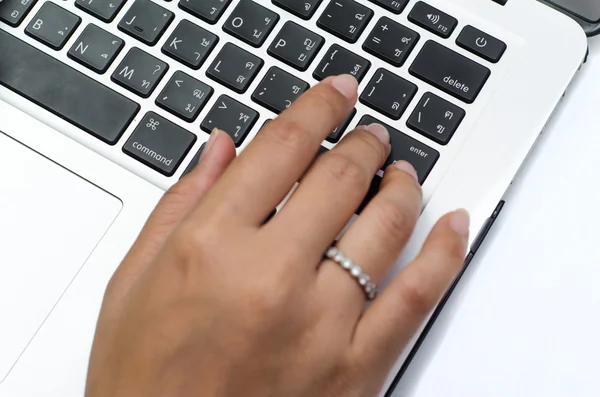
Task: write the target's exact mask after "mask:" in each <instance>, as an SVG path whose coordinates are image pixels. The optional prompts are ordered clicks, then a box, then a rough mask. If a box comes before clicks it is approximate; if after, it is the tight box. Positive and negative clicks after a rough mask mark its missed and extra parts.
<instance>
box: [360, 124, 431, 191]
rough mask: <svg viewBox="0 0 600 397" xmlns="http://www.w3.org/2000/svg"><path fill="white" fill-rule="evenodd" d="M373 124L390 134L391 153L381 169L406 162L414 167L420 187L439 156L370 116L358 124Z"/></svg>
mask: <svg viewBox="0 0 600 397" xmlns="http://www.w3.org/2000/svg"><path fill="white" fill-rule="evenodd" d="M373 123H378V124H381V125H383V126H384V127H386V128H387V130H388V131H389V133H390V140H391V146H392V152H391V153H390V157H389V158H388V159H387V161H386V163H385V165H384V166H383V169H385V168H386V167H387V166H389V165H390V164H393V163H396V162H398V161H400V160H404V161H408V162H409V163H411V164H412V166H413V167H415V170H416V171H417V175H418V176H419V183H420V184H421V185H422V184H423V183H424V182H425V179H427V176H428V175H429V173H430V172H431V170H432V169H433V166H434V165H435V163H436V162H437V160H438V158H439V157H440V154H439V153H438V152H437V151H436V150H434V149H432V148H430V147H429V146H427V145H425V144H423V143H421V142H419V141H417V140H416V139H413V138H411V137H409V136H408V135H406V134H403V133H401V132H400V131H398V130H397V129H395V128H392V127H390V126H389V125H387V124H385V123H382V122H381V121H379V120H377V119H375V118H373V117H371V116H364V117H363V118H362V119H361V120H360V121H359V123H358V124H359V125H369V124H373Z"/></svg>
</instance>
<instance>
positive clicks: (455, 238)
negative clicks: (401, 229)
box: [353, 210, 469, 369]
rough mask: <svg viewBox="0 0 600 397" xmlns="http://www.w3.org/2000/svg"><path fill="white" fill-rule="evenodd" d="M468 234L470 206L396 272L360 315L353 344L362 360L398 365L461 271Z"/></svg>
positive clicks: (440, 225) (439, 225)
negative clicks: (410, 343)
mask: <svg viewBox="0 0 600 397" xmlns="http://www.w3.org/2000/svg"><path fill="white" fill-rule="evenodd" d="M468 238H469V215H468V213H467V212H466V211H464V210H458V211H456V212H453V213H451V214H448V215H446V216H445V217H443V218H442V219H440V221H439V222H438V223H437V224H436V225H435V227H434V228H433V230H432V231H431V233H430V235H429V237H428V238H427V240H426V241H425V244H424V245H423V249H422V250H421V253H420V254H419V256H418V257H417V258H416V259H415V260H414V261H413V262H412V263H410V264H409V265H408V266H407V267H406V268H405V269H404V270H402V271H401V272H400V273H399V274H398V275H396V277H395V278H394V280H393V281H392V283H391V284H390V286H389V287H388V288H387V289H386V290H385V292H384V293H383V294H382V295H381V296H380V297H379V298H378V299H377V300H376V301H375V303H374V304H373V305H372V306H371V307H370V308H369V309H367V311H366V313H365V314H364V316H363V317H362V319H361V320H360V321H359V323H358V325H357V328H356V332H355V335H354V343H353V345H354V348H355V353H356V354H357V355H358V357H360V359H361V360H365V362H366V363H367V365H369V363H370V364H372V365H377V366H380V365H383V366H385V367H389V366H391V365H393V363H394V362H395V360H396V359H397V357H398V356H399V355H400V353H401V352H402V350H403V349H404V347H405V346H406V344H407V343H408V341H409V340H410V338H412V336H413V335H414V333H415V332H416V331H417V329H418V328H419V326H420V325H421V323H422V322H423V321H424V320H425V318H426V316H427V315H428V314H429V313H430V312H431V310H432V309H433V308H434V306H435V305H436V304H437V303H438V302H439V300H440V299H441V297H442V296H443V294H444V293H445V292H446V290H447V289H448V288H449V287H450V285H451V284H452V282H453V281H454V279H455V278H456V276H457V275H458V273H459V272H460V270H461V268H462V266H463V262H464V259H465V253H466V251H467V245H468ZM380 369H381V367H380Z"/></svg>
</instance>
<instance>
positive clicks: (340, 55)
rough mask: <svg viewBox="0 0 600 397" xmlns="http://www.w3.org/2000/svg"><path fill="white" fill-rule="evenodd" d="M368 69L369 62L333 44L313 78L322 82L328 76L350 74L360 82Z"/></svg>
mask: <svg viewBox="0 0 600 397" xmlns="http://www.w3.org/2000/svg"><path fill="white" fill-rule="evenodd" d="M370 67H371V62H369V61H368V60H366V59H365V58H362V57H359V56H358V55H356V54H355V53H353V52H350V51H348V50H347V49H345V48H344V47H341V46H339V45H337V44H334V45H332V46H331V47H330V48H329V50H328V51H327V54H325V57H324V58H323V60H322V61H321V63H320V64H319V66H317V69H316V70H315V71H314V73H313V77H314V78H315V79H317V80H323V79H324V78H326V77H329V76H337V75H339V74H346V73H350V74H351V75H353V76H354V77H356V79H357V80H358V81H359V82H361V81H362V79H363V78H364V77H365V75H366V74H367V72H368V71H369V68H370Z"/></svg>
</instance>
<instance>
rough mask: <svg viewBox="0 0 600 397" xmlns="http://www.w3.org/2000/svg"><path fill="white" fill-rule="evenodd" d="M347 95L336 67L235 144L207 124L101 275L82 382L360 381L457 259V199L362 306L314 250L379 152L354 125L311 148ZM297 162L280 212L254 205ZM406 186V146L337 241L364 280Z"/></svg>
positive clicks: (191, 387) (413, 189)
mask: <svg viewBox="0 0 600 397" xmlns="http://www.w3.org/2000/svg"><path fill="white" fill-rule="evenodd" d="M356 100H357V83H356V81H355V80H354V79H353V78H352V77H351V76H338V77H335V78H329V79H327V80H325V81H324V82H322V83H320V84H318V85H317V86H315V87H314V88H312V89H311V90H310V91H308V92H307V93H306V94H304V95H303V96H302V97H301V98H299V99H298V100H297V101H296V102H295V103H294V104H293V105H292V106H291V107H290V109H288V110H287V111H285V112H284V113H282V114H281V115H280V116H279V117H278V118H276V119H275V120H274V121H271V122H270V123H269V124H268V125H267V126H266V127H265V128H264V129H263V130H262V132H261V133H260V134H258V136H257V137H256V138H255V140H254V141H253V142H252V143H251V144H250V145H249V146H248V148H247V149H246V150H245V151H244V152H243V153H242V154H241V155H240V157H239V158H237V159H235V148H234V146H233V144H232V142H231V140H230V138H229V136H228V135H227V134H225V133H223V132H220V133H219V132H218V131H217V132H214V133H213V134H212V135H211V138H210V141H209V143H208V144H207V147H206V149H205V151H204V155H203V157H202V159H201V161H200V164H199V165H198V166H197V167H196V169H194V171H193V172H191V173H190V174H189V175H188V176H186V177H185V178H183V179H182V180H181V181H180V182H179V183H178V184H176V185H175V186H174V187H173V188H172V189H170V190H169V191H168V192H167V193H166V194H165V196H164V198H163V199H162V201H161V202H160V203H159V205H158V206H157V208H156V210H155V211H154V213H153V214H152V215H151V217H150V218H149V220H148V222H147V224H146V226H145V227H144V229H143V231H142V233H141V234H140V236H139V238H138V240H137V241H136V242H135V244H134V245H133V247H132V248H131V251H130V252H129V254H128V255H127V257H126V258H125V259H124V261H123V263H122V264H121V265H120V267H119V268H118V270H117V271H116V273H115V274H114V276H113V278H112V279H111V282H110V284H109V285H108V288H107V290H106V295H105V298H104V302H103V307H102V311H101V314H100V318H99V322H98V326H97V331H96V337H95V341H94V346H93V350H92V355H91V359H90V367H89V372H88V381H87V389H86V396H87V397H120V396H127V397H141V396H144V397H151V396H157V397H158V396H161V397H162V396H169V397H180V396H205V397H239V396H244V397H269V396H273V397H282V396H285V397H309V396H310V397H333V396H336V397H337V396H345V397H373V396H375V395H376V394H377V393H378V391H379V389H380V388H381V387H382V384H383V382H384V380H385V377H386V375H387V374H388V372H389V370H390V368H391V366H392V365H393V364H394V362H395V360H396V359H397V357H398V355H399V354H400V353H401V351H402V350H403V348H404V346H405V345H406V343H407V342H408V341H409V339H410V338H411V336H412V335H413V334H414V332H415V331H416V330H417V328H418V327H419V325H420V323H421V322H422V321H423V319H424V318H425V316H426V315H427V314H428V313H429V311H430V310H431V309H432V307H433V306H434V305H435V304H436V303H437V302H438V300H439V299H440V297H441V296H442V294H443V293H444V292H445V290H446V289H447V288H448V287H449V285H450V284H451V282H452V281H453V279H454V278H455V276H456V274H457V273H458V271H459V270H460V268H461V265H462V262H463V260H464V255H465V252H466V248H467V240H468V223H469V219H468V215H467V214H466V213H465V212H464V211H456V212H454V213H451V214H448V215H446V216H445V217H443V218H442V219H441V220H440V221H439V222H438V223H437V225H436V226H435V227H434V228H433V230H432V231H431V234H430V236H429V238H428V239H427V241H426V242H425V244H424V246H423V249H422V252H421V253H420V255H419V256H418V257H417V258H416V259H415V260H414V261H413V262H412V263H410V264H409V265H408V266H407V267H406V268H405V269H403V270H402V271H401V272H400V273H399V274H398V275H397V276H396V277H395V279H394V280H393V281H392V283H391V284H390V285H389V287H388V288H387V289H386V290H385V291H384V292H383V293H382V294H381V295H380V296H379V297H378V298H377V300H376V301H375V302H374V303H373V304H372V305H370V306H369V307H368V308H365V294H364V291H363V290H362V289H361V287H360V285H359V284H358V283H357V281H356V280H355V279H353V278H352V277H351V276H350V274H349V273H348V272H347V271H345V270H344V269H342V267H340V266H339V265H338V264H336V263H334V262H332V261H329V260H325V261H324V260H323V253H324V252H325V251H326V250H327V248H328V247H329V246H330V245H331V244H332V242H333V241H334V239H335V238H336V236H337V235H338V234H339V233H340V231H341V230H342V229H343V228H344V226H345V225H346V224H347V222H348V220H349V219H350V218H351V216H352V215H353V213H354V212H355V210H356V209H357V207H358V206H359V205H360V203H361V201H362V199H363V198H364V196H365V194H366V192H367V190H368V188H369V185H370V182H371V180H372V178H373V176H374V175H375V173H376V172H377V170H379V168H380V167H381V166H382V164H384V162H385V160H386V158H387V157H388V155H389V153H390V145H389V135H388V134H387V131H385V129H384V128H383V127H381V126H378V125H372V126H368V127H361V128H358V129H357V130H355V131H354V132H352V133H350V134H349V135H348V136H347V137H346V138H345V139H344V140H343V141H342V142H341V143H340V144H339V145H338V146H337V147H336V148H335V149H333V150H331V151H330V152H328V153H326V154H323V155H322V156H320V157H319V158H318V159H317V160H316V161H315V162H314V163H313V159H314V157H315V154H316V153H317V150H318V148H319V145H320V144H321V142H322V140H323V139H324V138H325V137H326V136H327V135H328V133H329V132H330V131H332V130H334V129H335V128H336V126H338V125H339V124H341V122H342V121H343V119H344V118H345V117H346V115H347V114H348V113H349V111H350V110H351V109H352V107H353V106H354V104H355V102H356ZM301 177H302V182H301V183H300V185H299V187H298V189H297V190H296V191H295V193H294V194H293V195H292V196H291V198H290V199H289V200H288V202H287V203H286V205H285V206H284V207H283V208H282V210H281V211H280V212H279V214H278V215H277V216H276V217H274V218H273V219H271V220H270V221H269V222H267V223H264V220H265V218H266V217H267V216H268V214H269V213H270V212H271V211H272V209H273V208H275V207H276V206H277V205H278V204H279V203H280V202H281V201H282V200H283V199H284V198H285V197H286V195H287V193H288V192H289V191H290V189H291V188H292V187H293V186H294V184H295V182H296V181H298V180H299V179H300V178H301ZM421 206H422V197H421V188H420V186H419V183H418V182H417V179H416V173H415V171H414V169H413V168H412V167H411V166H410V165H409V164H408V163H406V162H400V163H397V164H396V165H391V166H389V167H388V168H387V169H386V170H385V175H384V178H383V181H382V184H381V190H380V192H379V194H378V195H377V196H376V197H375V198H374V199H373V200H372V201H371V202H370V204H369V205H368V206H367V208H366V209H365V210H364V211H363V212H362V214H361V215H360V216H359V217H358V218H357V219H356V220H355V221H354V223H353V224H352V225H351V226H350V228H349V229H348V230H347V232H346V233H345V234H344V235H343V236H342V237H341V239H340V240H339V241H338V242H337V244H336V246H337V247H339V249H340V250H341V251H343V252H344V253H345V254H346V255H348V256H349V257H350V258H352V259H353V260H354V261H355V262H356V263H358V264H360V265H361V266H362V268H363V269H364V271H365V273H367V274H368V275H370V276H371V279H372V280H373V281H374V282H379V281H380V280H381V279H382V277H383V276H384V275H385V273H386V272H387V271H388V270H389V268H390V267H391V266H392V265H393V263H394V262H395V261H396V259H397V257H398V256H399V254H400V253H401V251H402V249H403V247H404V245H405V244H406V243H407V241H408V239H409V237H410V236H411V234H412V231H413V228H414V226H415V224H416V222H417V220H418V217H419V214H420V210H421Z"/></svg>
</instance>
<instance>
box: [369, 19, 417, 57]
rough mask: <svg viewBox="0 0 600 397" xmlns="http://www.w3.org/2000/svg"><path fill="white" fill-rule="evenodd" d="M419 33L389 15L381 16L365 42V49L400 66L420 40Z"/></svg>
mask: <svg viewBox="0 0 600 397" xmlns="http://www.w3.org/2000/svg"><path fill="white" fill-rule="evenodd" d="M419 37H420V36H419V34H418V33H417V32H415V31H414V30H411V29H409V28H407V27H405V26H402V25H400V24H399V23H397V22H394V21H393V20H392V19H390V18H388V17H383V18H381V19H380V20H379V21H378V22H377V25H375V28H374V29H373V31H372V32H371V34H370V35H369V37H368V38H367V41H365V44H363V49H364V50H365V51H366V52H368V53H370V54H373V55H375V56H376V57H379V58H381V59H383V60H384V61H387V62H389V63H391V64H392V65H394V66H397V67H400V66H402V65H404V62H405V61H406V58H408V56H409V55H410V53H411V52H412V50H413V49H414V48H415V45H416V44H417V42H418V41H419Z"/></svg>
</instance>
